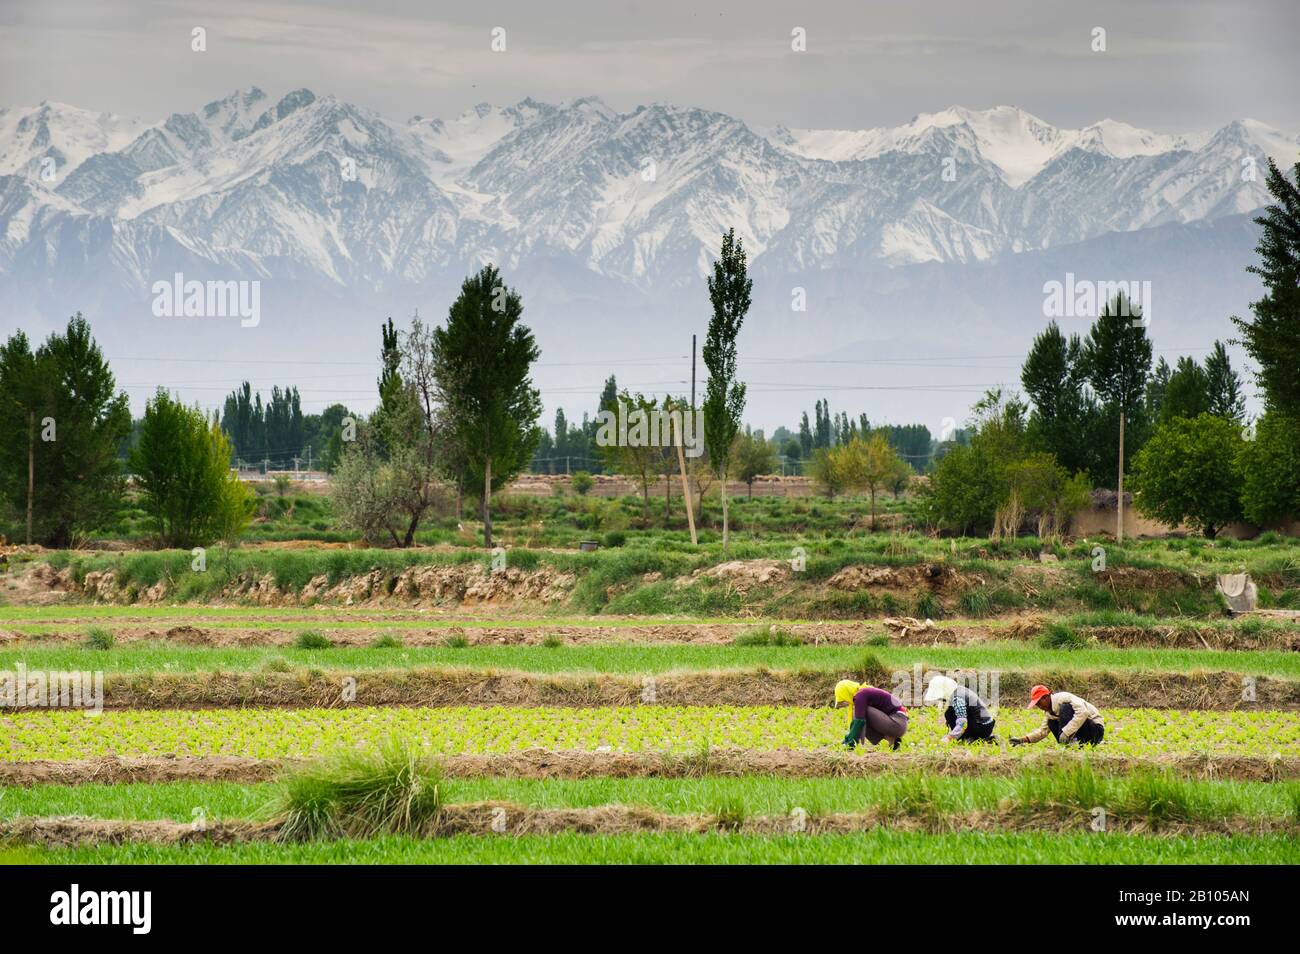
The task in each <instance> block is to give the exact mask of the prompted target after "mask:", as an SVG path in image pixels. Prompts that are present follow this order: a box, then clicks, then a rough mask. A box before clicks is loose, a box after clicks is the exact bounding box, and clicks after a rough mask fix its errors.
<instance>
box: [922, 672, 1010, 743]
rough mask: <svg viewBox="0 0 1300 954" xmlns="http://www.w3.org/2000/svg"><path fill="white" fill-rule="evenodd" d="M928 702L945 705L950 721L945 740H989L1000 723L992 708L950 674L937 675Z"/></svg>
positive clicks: (929, 703) (926, 701)
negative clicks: (949, 676)
mask: <svg viewBox="0 0 1300 954" xmlns="http://www.w3.org/2000/svg"><path fill="white" fill-rule="evenodd" d="M925 703H926V705H940V704H942V705H943V707H944V712H943V720H944V722H946V723H948V734H947V735H945V736H944V737H943V740H944V741H945V742H986V741H989V740H991V739H992V738H993V727H994V726H995V725H996V724H997V723H996V721H995V720H994V718H993V716H992V714H991V713H990V712H989V707H988V706H986V705H985V704H984V700H983V699H981V698H980V697H979V696H978V695H976V694H975V692H974V691H973V690H971V689H968V688H966V687H965V686H963V685H961V684H959V683H958V682H957V681H956V680H955V679H950V678H948V677H947V676H934V677H933V678H931V680H930V685H929V686H928V687H927V688H926V690H925Z"/></svg>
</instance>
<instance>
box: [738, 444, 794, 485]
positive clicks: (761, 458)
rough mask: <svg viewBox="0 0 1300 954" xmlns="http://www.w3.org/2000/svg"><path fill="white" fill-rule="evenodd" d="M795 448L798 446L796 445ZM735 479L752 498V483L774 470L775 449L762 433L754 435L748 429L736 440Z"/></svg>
mask: <svg viewBox="0 0 1300 954" xmlns="http://www.w3.org/2000/svg"><path fill="white" fill-rule="evenodd" d="M796 446H798V445H797V444H796ZM735 455H736V478H737V479H738V480H741V481H743V482H744V484H745V486H746V487H747V488H748V489H749V496H750V497H751V498H752V497H753V496H754V481H755V480H757V479H758V478H759V477H762V476H763V475H764V474H770V473H772V472H773V471H775V470H776V448H775V447H773V446H772V445H771V444H770V443H769V442H768V441H767V440H766V439H765V438H764V437H763V434H762V432H759V433H757V434H755V433H754V432H753V431H751V430H750V429H749V428H746V429H745V433H744V434H741V435H740V437H739V438H737V439H736V448H735Z"/></svg>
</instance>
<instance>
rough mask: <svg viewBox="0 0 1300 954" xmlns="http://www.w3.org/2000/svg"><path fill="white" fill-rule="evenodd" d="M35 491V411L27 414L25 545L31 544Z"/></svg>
mask: <svg viewBox="0 0 1300 954" xmlns="http://www.w3.org/2000/svg"><path fill="white" fill-rule="evenodd" d="M35 493H36V412H35V411H30V412H28V415H27V545H28V546H31V545H32V497H33V496H34V495H35Z"/></svg>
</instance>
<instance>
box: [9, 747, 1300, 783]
mask: <svg viewBox="0 0 1300 954" xmlns="http://www.w3.org/2000/svg"><path fill="white" fill-rule="evenodd" d="M1085 762H1086V764H1087V765H1088V766H1089V768H1091V769H1092V770H1093V771H1094V772H1096V773H1098V774H1100V775H1104V776H1107V777H1121V776H1126V775H1131V774H1132V773H1134V772H1139V771H1155V772H1170V773H1172V774H1174V775H1176V776H1177V777H1179V778H1183V779H1192V780H1197V781H1215V780H1233V781H1248V782H1279V781H1290V780H1294V779H1300V756H1264V755H1252V756H1225V755H1212V754H1205V755H1179V756H1162V757H1157V758H1150V759H1142V758H1134V757H1130V756H1118V755H1107V754H1106V753H1105V752H1104V751H1098V752H1088V753H1076V752H1061V751H1057V750H1053V749H1048V750H1042V751H1029V752H1025V753H1018V754H996V753H994V754H990V753H988V752H986V751H983V750H976V751H971V750H967V749H959V750H954V751H952V752H946V753H942V754H933V755H932V754H922V753H914V752H885V751H883V750H864V751H863V752H814V751H799V750H795V749H780V750H770V751H765V750H752V749H710V750H709V751H707V752H700V753H696V754H690V755H678V754H673V753H668V752H592V751H550V750H547V749H528V750H526V751H523V752H511V753H505V754H498V755H476V754H461V755H448V756H444V757H442V758H440V759H439V763H440V765H441V766H442V771H443V773H444V774H445V775H446V776H447V777H448V778H525V779H584V778H705V777H726V778H738V777H742V776H750V775H768V776H774V777H777V778H865V777H870V776H875V775H882V774H891V773H900V772H922V773H924V774H926V775H938V776H997V777H1003V778H1005V777H1012V776H1017V775H1019V774H1021V773H1022V772H1025V771H1046V772H1061V771H1066V770H1068V769H1069V768H1071V767H1073V766H1077V765H1079V764H1081V763H1085ZM300 764H302V760H299V759H255V758H249V757H247V756H239V755H214V756H206V757H182V758H173V757H156V756H146V757H131V758H124V757H121V756H104V757H102V758H93V759H75V760H69V761H56V760H42V761H36V762H0V785H6V786H30V785H83V784H90V783H96V784H104V785H120V784H125V783H159V782H245V783H252V782H267V781H273V780H275V779H277V778H280V777H282V776H283V775H284V773H285V771H286V770H289V769H291V768H293V767H295V766H297V765H300Z"/></svg>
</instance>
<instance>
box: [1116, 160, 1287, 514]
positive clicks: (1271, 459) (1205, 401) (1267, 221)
mask: <svg viewBox="0 0 1300 954" xmlns="http://www.w3.org/2000/svg"><path fill="white" fill-rule="evenodd" d="M1294 180H1300V163H1297V164H1296V166H1295V168H1294V170H1293V180H1288V179H1287V178H1286V177H1285V176H1284V175H1283V174H1282V172H1281V170H1280V169H1278V167H1277V166H1276V165H1275V164H1274V163H1273V162H1272V161H1270V162H1269V174H1268V180H1267V182H1268V188H1269V192H1270V193H1271V194H1272V196H1273V199H1274V202H1273V204H1271V205H1269V206H1268V207H1267V208H1266V209H1265V211H1264V215H1262V216H1260V217H1259V218H1257V219H1255V223H1256V224H1257V225H1259V226H1260V240H1259V244H1258V245H1257V246H1256V249H1255V250H1256V252H1257V253H1258V254H1259V257H1260V261H1259V264H1258V265H1253V266H1251V267H1250V268H1249V269H1248V271H1250V272H1252V273H1254V274H1255V275H1258V276H1259V277H1260V278H1261V279H1262V281H1263V284H1264V294H1263V296H1262V297H1261V298H1260V299H1259V300H1258V301H1256V302H1253V303H1252V304H1251V312H1252V316H1251V317H1250V318H1244V319H1243V318H1239V317H1234V318H1233V319H1232V320H1233V323H1234V324H1235V325H1236V327H1237V329H1238V331H1239V332H1240V334H1241V344H1242V345H1243V347H1244V348H1245V349H1246V352H1247V354H1249V355H1250V356H1251V358H1252V359H1253V360H1254V362H1255V364H1256V365H1257V366H1258V371H1257V372H1256V383H1257V384H1258V385H1259V389H1260V392H1261V396H1262V398H1263V403H1264V414H1263V416H1262V417H1260V419H1259V420H1258V421H1257V422H1256V423H1255V426H1254V433H1253V434H1252V435H1246V434H1244V433H1243V429H1242V427H1241V426H1240V421H1241V418H1242V411H1243V408H1242V402H1241V400H1240V396H1239V394H1238V393H1237V389H1236V388H1235V386H1232V382H1233V381H1234V380H1235V375H1232V374H1231V373H1230V372H1229V371H1228V370H1227V367H1226V360H1225V359H1223V358H1222V357H1221V356H1220V351H1219V349H1218V348H1217V347H1216V351H1215V353H1214V354H1213V355H1211V360H1207V362H1206V364H1205V367H1204V368H1198V367H1196V366H1195V365H1194V364H1192V363H1190V362H1189V363H1184V362H1179V366H1178V368H1176V369H1175V370H1174V371H1173V372H1172V374H1171V375H1170V377H1169V379H1168V382H1167V384H1166V386H1165V390H1164V399H1165V403H1164V413H1163V414H1162V419H1161V423H1160V425H1159V426H1158V428H1157V430H1156V432H1155V434H1154V435H1153V436H1152V437H1151V440H1150V441H1149V442H1148V443H1147V445H1146V447H1144V448H1143V449H1142V451H1141V452H1140V453H1139V454H1138V456H1137V459H1136V460H1135V461H1134V489H1135V492H1136V494H1137V505H1138V507H1139V509H1141V510H1143V511H1144V512H1146V513H1148V514H1150V515H1152V516H1154V517H1156V518H1157V519H1159V520H1162V521H1164V522H1166V523H1170V524H1178V523H1187V524H1190V525H1192V526H1195V527H1197V528H1198V529H1200V530H1201V531H1202V532H1203V533H1204V534H1205V535H1206V536H1209V537H1213V536H1215V534H1216V533H1217V532H1218V531H1219V530H1220V529H1221V528H1222V527H1223V526H1224V525H1226V524H1229V523H1232V522H1233V521H1236V520H1241V519H1245V520H1249V521H1251V522H1252V523H1255V524H1260V525H1266V524H1276V523H1280V522H1282V521H1285V520H1288V519H1294V518H1296V517H1300V191H1298V190H1297V187H1296V181H1294Z"/></svg>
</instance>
